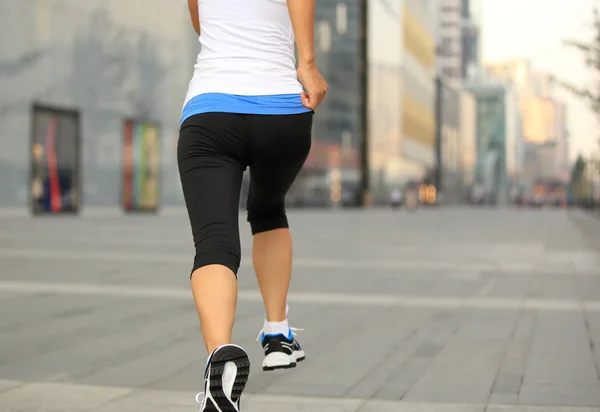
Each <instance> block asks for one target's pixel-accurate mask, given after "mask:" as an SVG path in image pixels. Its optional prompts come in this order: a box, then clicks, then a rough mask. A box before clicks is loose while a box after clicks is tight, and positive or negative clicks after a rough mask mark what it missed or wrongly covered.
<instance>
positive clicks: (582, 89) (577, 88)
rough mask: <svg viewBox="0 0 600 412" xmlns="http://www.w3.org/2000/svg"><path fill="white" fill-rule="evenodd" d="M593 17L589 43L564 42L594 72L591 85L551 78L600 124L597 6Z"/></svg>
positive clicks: (599, 39)
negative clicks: (581, 103) (590, 111)
mask: <svg viewBox="0 0 600 412" xmlns="http://www.w3.org/2000/svg"><path fill="white" fill-rule="evenodd" d="M593 17H594V21H593V24H592V28H593V31H594V37H593V39H592V40H591V41H588V42H582V41H579V40H566V41H565V42H564V43H565V45H567V46H568V47H571V48H574V49H577V50H578V51H580V52H581V53H583V55H584V60H585V65H586V66H587V67H588V68H589V69H590V70H592V71H593V72H594V77H595V78H594V79H593V82H592V85H591V86H581V85H577V84H574V83H572V82H570V81H566V80H562V79H558V78H557V77H556V76H552V80H553V82H554V83H556V84H558V85H559V86H561V87H562V88H564V89H565V90H567V91H568V92H570V93H571V94H573V95H575V96H577V97H579V98H580V99H582V100H584V101H585V103H586V104H587V105H588V106H589V107H590V109H591V110H592V112H593V113H594V115H595V116H596V118H597V120H598V121H599V122H600V10H599V8H598V5H596V6H595V7H594V12H593ZM599 143H600V140H599Z"/></svg>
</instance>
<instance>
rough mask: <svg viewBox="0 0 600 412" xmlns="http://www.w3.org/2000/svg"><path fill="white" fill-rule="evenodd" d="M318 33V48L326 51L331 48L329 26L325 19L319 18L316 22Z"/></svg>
mask: <svg viewBox="0 0 600 412" xmlns="http://www.w3.org/2000/svg"><path fill="white" fill-rule="evenodd" d="M317 30H318V35H319V50H321V51H322V52H328V51H329V50H330V49H331V26H330V25H329V22H328V21H326V20H321V21H320V22H319V23H318V24H317Z"/></svg>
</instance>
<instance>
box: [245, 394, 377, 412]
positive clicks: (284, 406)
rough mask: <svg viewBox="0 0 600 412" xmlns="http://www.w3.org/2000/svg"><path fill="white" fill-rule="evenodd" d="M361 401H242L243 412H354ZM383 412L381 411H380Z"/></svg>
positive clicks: (260, 398) (261, 397)
mask: <svg viewBox="0 0 600 412" xmlns="http://www.w3.org/2000/svg"><path fill="white" fill-rule="evenodd" d="M361 402H362V401H360V400H357V399H333V398H308V397H307V398H302V397H289V396H264V395H250V396H247V397H245V398H244V399H243V400H242V411H244V412H281V411H286V412H315V411H319V412H356V411H358V408H359V406H360V404H361ZM382 412H383V411H382Z"/></svg>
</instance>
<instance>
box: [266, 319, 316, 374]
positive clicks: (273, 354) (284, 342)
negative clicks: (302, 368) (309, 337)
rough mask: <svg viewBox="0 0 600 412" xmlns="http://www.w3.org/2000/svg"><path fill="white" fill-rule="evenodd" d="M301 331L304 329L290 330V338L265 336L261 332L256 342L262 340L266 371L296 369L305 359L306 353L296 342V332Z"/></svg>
mask: <svg viewBox="0 0 600 412" xmlns="http://www.w3.org/2000/svg"><path fill="white" fill-rule="evenodd" d="M299 330H302V329H296V328H290V333H289V334H288V336H284V335H281V334H279V335H265V334H264V332H263V331H260V333H259V335H258V338H257V339H256V340H257V341H259V340H260V343H261V344H262V347H263V350H264V352H265V359H264V360H263V364H262V366H263V370H264V371H273V370H276V369H289V368H294V367H296V363H297V362H302V361H303V360H304V359H305V355H304V351H303V350H302V347H301V346H300V344H299V343H298V341H297V340H296V331H299Z"/></svg>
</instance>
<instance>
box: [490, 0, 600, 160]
mask: <svg viewBox="0 0 600 412" xmlns="http://www.w3.org/2000/svg"><path fill="white" fill-rule="evenodd" d="M480 1H481V2H482V3H481V24H482V30H483V44H482V50H481V51H482V54H483V61H484V62H485V61H498V60H505V59H511V58H515V57H526V58H528V59H529V60H530V61H531V63H532V66H533V68H534V69H537V70H541V71H546V72H550V73H554V74H555V75H557V76H558V77H560V78H563V79H565V80H570V81H572V82H573V83H575V84H578V85H582V86H583V85H588V84H592V81H593V78H594V77H593V74H592V73H591V72H589V71H588V69H587V68H586V67H585V65H584V63H583V55H582V54H580V53H578V52H577V51H575V50H571V49H570V48H568V47H566V46H564V44H563V41H564V40H565V39H575V40H581V41H587V40H589V39H592V37H593V30H591V29H590V24H591V22H592V11H593V6H594V2H595V1H594V0H480ZM555 96H556V97H557V98H558V99H560V100H562V101H564V102H565V103H566V104H567V105H568V108H567V110H568V118H567V121H568V128H569V131H570V133H571V141H570V157H571V159H574V158H575V157H576V156H577V154H579V153H583V154H584V155H585V154H587V155H588V156H589V154H591V153H592V152H598V150H600V146H599V145H598V133H597V130H598V126H599V125H598V123H597V122H596V120H595V118H594V116H593V115H592V113H591V111H590V110H589V109H588V107H587V106H586V105H585V104H583V103H582V102H581V101H580V100H578V99H577V98H574V97H572V96H570V95H569V94H568V93H566V92H564V91H561V90H556V93H555Z"/></svg>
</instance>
